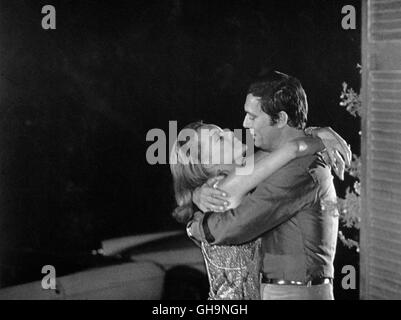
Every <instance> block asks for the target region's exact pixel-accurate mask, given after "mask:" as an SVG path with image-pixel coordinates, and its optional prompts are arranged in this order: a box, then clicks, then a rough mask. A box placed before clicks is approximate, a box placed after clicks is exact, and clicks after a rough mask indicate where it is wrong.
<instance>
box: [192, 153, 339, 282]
mask: <svg viewBox="0 0 401 320" xmlns="http://www.w3.org/2000/svg"><path fill="white" fill-rule="evenodd" d="M336 201H337V196H336V191H335V188H334V185H333V177H332V175H331V172H330V167H329V166H328V165H327V164H326V163H325V162H324V160H323V158H322V157H321V156H320V155H312V156H306V157H302V158H297V159H295V160H293V161H291V162H290V163H288V164H287V165H286V166H284V167H282V168H281V169H280V170H278V171H276V172H275V173H274V174H273V175H272V176H270V177H269V178H267V179H266V180H264V181H263V182H262V183H260V184H259V185H258V186H257V188H256V189H255V190H254V191H253V192H252V193H250V194H249V195H248V196H246V197H245V198H244V199H243V200H242V202H241V204H240V206H238V207H237V208H236V209H232V210H229V211H226V212H223V213H211V212H208V213H206V214H202V213H200V212H197V213H196V214H195V215H194V218H193V220H191V221H190V222H189V223H188V226H187V230H188V232H189V233H190V234H192V236H193V237H194V238H195V239H197V240H199V241H207V242H209V243H210V244H216V245H235V244H241V243H245V242H248V241H251V240H254V239H255V238H258V237H261V238H262V257H263V272H264V274H265V276H266V277H268V278H271V279H284V280H297V281H309V280H311V279H312V278H316V277H330V278H333V276H334V269H333V260H334V255H335V248H336V243H337V233H338V210H337V205H336Z"/></svg>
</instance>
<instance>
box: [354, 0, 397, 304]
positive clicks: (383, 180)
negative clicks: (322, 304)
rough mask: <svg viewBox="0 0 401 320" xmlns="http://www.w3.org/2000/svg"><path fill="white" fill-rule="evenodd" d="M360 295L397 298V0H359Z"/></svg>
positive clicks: (374, 297) (365, 297)
mask: <svg viewBox="0 0 401 320" xmlns="http://www.w3.org/2000/svg"><path fill="white" fill-rule="evenodd" d="M362 2H363V6H362V17H363V18H362V63H363V67H364V72H363V80H362V99H363V108H364V115H363V120H362V131H363V135H362V161H363V165H364V169H363V173H362V177H363V189H362V201H363V205H362V210H363V212H362V219H363V223H362V228H361V253H360V254H361V265H360V266H361V298H362V299H401V0H362Z"/></svg>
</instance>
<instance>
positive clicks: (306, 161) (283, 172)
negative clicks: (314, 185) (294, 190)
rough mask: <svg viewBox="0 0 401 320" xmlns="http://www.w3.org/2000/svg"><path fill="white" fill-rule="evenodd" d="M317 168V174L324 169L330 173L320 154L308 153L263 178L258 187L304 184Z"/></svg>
mask: <svg viewBox="0 0 401 320" xmlns="http://www.w3.org/2000/svg"><path fill="white" fill-rule="evenodd" d="M315 168H320V169H319V170H317V172H316V174H320V171H322V170H324V171H328V172H329V173H330V168H329V166H328V165H327V163H326V162H325V160H324V158H323V157H322V156H321V155H320V154H314V155H308V156H304V157H300V158H296V159H294V160H292V161H290V162H289V163H288V164H286V165H285V166H283V167H282V168H280V169H279V170H277V171H276V172H275V173H274V174H272V175H271V176H270V177H268V178H266V179H265V180H263V181H262V182H261V183H260V184H259V186H258V187H259V188H264V187H266V186H277V187H292V186H296V185H299V184H301V185H302V184H303V183H307V181H310V180H311V179H312V176H311V170H313V169H315ZM315 171H316V170H315ZM258 187H257V188H258ZM257 188H256V189H257Z"/></svg>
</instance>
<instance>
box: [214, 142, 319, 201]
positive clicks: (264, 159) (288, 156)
mask: <svg viewBox="0 0 401 320" xmlns="http://www.w3.org/2000/svg"><path fill="white" fill-rule="evenodd" d="M324 148H325V147H324V144H323V142H322V140H321V139H319V138H312V137H302V138H298V139H296V140H293V141H290V142H288V143H286V144H285V145H284V146H282V147H280V148H279V149H277V150H275V151H273V152H271V153H269V154H263V155H262V156H261V157H259V159H258V161H254V159H253V158H250V159H247V161H252V162H253V161H254V162H253V170H252V172H251V173H250V174H247V175H240V174H237V173H236V171H237V169H234V170H233V171H231V172H230V173H229V174H228V176H227V177H226V178H224V179H222V180H220V181H219V182H218V187H219V189H220V190H222V191H225V192H227V193H228V194H229V198H228V199H227V200H228V201H229V203H230V205H229V206H228V207H227V208H226V209H232V208H236V207H237V206H238V205H239V204H240V202H241V199H242V197H243V196H244V195H246V194H247V193H248V192H249V191H251V190H252V189H253V188H255V187H256V186H257V185H258V184H259V183H260V182H262V181H263V180H265V179H266V178H268V177H269V176H270V175H272V174H273V173H274V172H276V171H277V170H278V169H280V168H281V167H283V166H284V165H286V164H287V163H288V162H290V161H291V160H293V159H295V158H296V157H302V156H305V155H309V154H314V153H316V152H319V151H322V150H323V149H324ZM247 165H248V166H249V162H248V163H247Z"/></svg>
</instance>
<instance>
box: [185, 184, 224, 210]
mask: <svg viewBox="0 0 401 320" xmlns="http://www.w3.org/2000/svg"><path fill="white" fill-rule="evenodd" d="M223 178H224V176H218V177H214V178H211V179H209V180H208V181H207V182H206V183H204V184H203V185H202V186H201V187H198V188H196V189H195V191H194V192H193V193H192V201H193V203H195V204H196V206H197V207H198V208H199V209H200V210H201V211H202V212H208V211H214V212H224V211H226V208H227V207H228V206H229V205H230V203H229V201H228V200H227V199H228V198H229V195H228V194H227V192H224V191H222V190H220V189H218V188H217V183H218V182H219V181H220V180H221V179H223Z"/></svg>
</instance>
